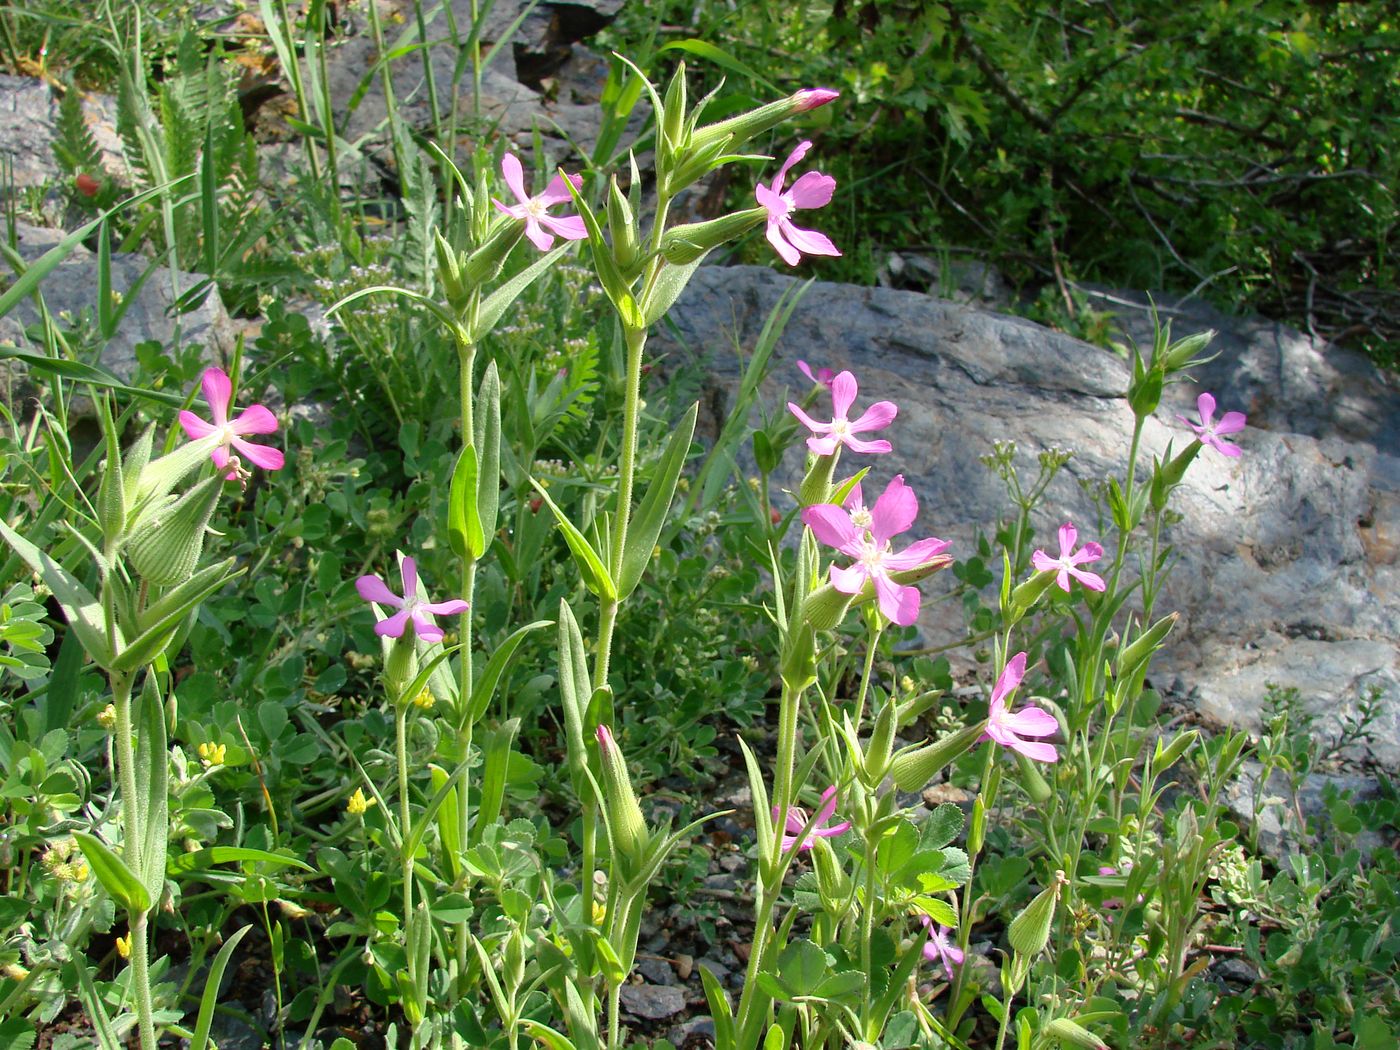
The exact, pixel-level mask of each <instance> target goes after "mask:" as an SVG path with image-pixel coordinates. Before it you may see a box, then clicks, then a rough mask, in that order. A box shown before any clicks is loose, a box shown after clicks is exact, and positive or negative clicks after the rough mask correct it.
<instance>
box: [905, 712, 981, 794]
mask: <svg viewBox="0 0 1400 1050" xmlns="http://www.w3.org/2000/svg"><path fill="white" fill-rule="evenodd" d="M986 728H987V723H986V722H985V721H982V722H977V723H974V724H973V725H970V726H967V727H965V728H963V729H959V730H958V731H957V732H955V733H949V734H948V735H947V736H945V737H943V738H942V739H941V740H938V741H935V742H934V743H932V744H925V745H924V746H922V747H915V748H904V749H902V750H901V751H900V752H899V754H897V755H895V756H894V759H893V761H892V762H891V763H890V776H892V777H893V778H894V783H895V787H897V788H899V790H900V791H922V790H923V788H924V786H925V785H926V784H928V782H929V781H930V780H932V779H933V778H934V777H935V776H937V775H938V774H939V773H940V772H941V771H942V770H943V769H945V768H947V767H948V766H950V765H951V764H952V763H953V762H954V761H955V760H956V759H958V758H960V757H961V756H962V755H964V754H966V753H967V752H968V751H971V750H972V748H974V747H975V746H976V745H977V739H978V737H980V736H981V735H982V734H983V733H984V732H985V731H986Z"/></svg>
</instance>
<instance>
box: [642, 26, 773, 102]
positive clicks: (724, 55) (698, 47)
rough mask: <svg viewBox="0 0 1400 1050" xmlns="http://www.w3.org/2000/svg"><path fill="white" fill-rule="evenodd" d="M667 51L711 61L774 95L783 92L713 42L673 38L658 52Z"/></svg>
mask: <svg viewBox="0 0 1400 1050" xmlns="http://www.w3.org/2000/svg"><path fill="white" fill-rule="evenodd" d="M667 51H684V52H686V53H687V54H691V55H694V56H695V57H697V58H703V59H705V60H706V61H707V62H713V63H714V64H715V65H717V66H719V67H720V68H721V69H727V70H729V72H731V73H737V74H738V75H739V76H741V77H745V78H747V79H748V80H751V81H753V82H754V83H755V84H759V85H761V86H763V87H764V88H766V89H767V90H768V91H770V92H772V93H773V94H775V95H781V94H783V89H782V88H780V87H778V85H777V84H775V83H773V82H772V81H771V80H769V79H768V78H767V77H765V76H763V75H762V74H761V73H759V72H758V71H757V70H756V69H754V68H753V67H752V66H748V65H745V64H744V63H743V62H741V61H739V60H738V59H737V58H735V57H734V56H733V55H731V54H730V53H729V52H728V51H725V50H724V49H723V48H719V47H716V46H715V45H714V44H710V43H707V42H705V41H704V40H695V39H688V40H673V41H671V43H669V44H667V45H666V46H665V47H663V48H661V50H660V53H663V54H664V53H665V52H667Z"/></svg>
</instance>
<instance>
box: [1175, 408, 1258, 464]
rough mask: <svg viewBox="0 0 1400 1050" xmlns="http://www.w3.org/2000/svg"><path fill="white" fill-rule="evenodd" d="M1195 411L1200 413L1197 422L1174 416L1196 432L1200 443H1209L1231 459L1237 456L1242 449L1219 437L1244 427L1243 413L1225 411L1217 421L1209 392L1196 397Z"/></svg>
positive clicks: (1235, 432) (1236, 431)
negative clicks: (1199, 420)
mask: <svg viewBox="0 0 1400 1050" xmlns="http://www.w3.org/2000/svg"><path fill="white" fill-rule="evenodd" d="M1196 411H1197V412H1199V413H1200V414H1201V422H1200V423H1199V424H1196V423H1193V422H1191V420H1189V419H1187V418H1186V417H1185V416H1177V417H1176V418H1177V419H1179V420H1181V421H1182V422H1183V423H1185V424H1186V425H1187V426H1188V427H1190V428H1191V429H1192V430H1194V431H1195V432H1196V437H1197V438H1199V439H1200V441H1201V444H1203V445H1209V446H1210V447H1211V448H1213V449H1215V451H1217V452H1219V453H1220V454H1221V455H1222V456H1229V457H1230V458H1231V459H1236V458H1238V457H1239V455H1240V453H1241V452H1243V449H1241V448H1240V447H1239V445H1232V444H1230V442H1228V441H1223V440H1221V439H1222V438H1223V437H1224V435H1226V434H1237V433H1239V432H1240V431H1241V430H1243V429H1244V423H1245V414H1244V413H1243V412H1226V413H1225V414H1224V415H1223V416H1221V417H1220V419H1219V421H1218V422H1217V421H1216V419H1215V398H1214V397H1212V396H1211V395H1210V394H1202V395H1201V396H1200V397H1198V398H1197V399H1196Z"/></svg>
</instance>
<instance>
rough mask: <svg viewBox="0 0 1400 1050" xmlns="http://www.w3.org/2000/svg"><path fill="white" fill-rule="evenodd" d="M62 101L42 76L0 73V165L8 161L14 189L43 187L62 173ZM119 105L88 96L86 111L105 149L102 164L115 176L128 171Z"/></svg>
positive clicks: (84, 114) (102, 98) (95, 137)
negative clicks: (57, 133) (57, 153)
mask: <svg viewBox="0 0 1400 1050" xmlns="http://www.w3.org/2000/svg"><path fill="white" fill-rule="evenodd" d="M58 108H59V101H58V97H57V95H56V94H55V93H54V90H53V89H52V88H50V87H49V85H48V84H46V83H44V82H43V81H42V80H32V79H30V78H28V77H13V76H0V127H3V128H4V129H5V134H4V135H3V136H0V164H4V165H6V166H8V168H9V173H10V177H11V178H12V180H13V184H14V186H15V187H16V188H19V187H25V186H41V185H43V184H44V183H46V182H49V181H50V180H52V179H55V178H57V177H58V176H59V167H58V163H57V161H55V160H54V156H53V141H54V129H55V128H56V127H57V125H58ZM115 114H116V105H115V103H114V102H113V101H112V99H111V98H110V97H109V96H105V95H84V96H83V116H84V118H85V119H86V121H87V125H88V129H89V130H90V131H91V132H92V137H93V139H94V141H96V143H97V146H98V148H99V149H100V150H101V151H102V167H103V169H104V170H105V171H107V172H108V173H109V174H112V175H120V174H122V173H123V172H124V171H125V165H124V164H123V162H122V154H121V140H120V139H119V138H118V137H117V132H116V117H115Z"/></svg>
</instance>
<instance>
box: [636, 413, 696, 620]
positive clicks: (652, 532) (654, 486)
mask: <svg viewBox="0 0 1400 1050" xmlns="http://www.w3.org/2000/svg"><path fill="white" fill-rule="evenodd" d="M699 410H700V403H699V402H696V403H695V404H693V405H691V406H690V411H688V412H687V413H686V414H685V418H684V419H682V420H681V422H680V425H679V426H677V427H676V429H675V431H673V432H672V434H671V440H670V441H669V442H667V444H666V451H665V452H663V453H662V455H661V461H660V462H659V463H657V465H656V474H655V475H654V476H653V477H652V479H651V484H650V485H648V486H647V492H646V495H645V496H643V497H642V502H641V504H640V505H639V506H638V507H637V513H636V516H635V517H634V518H633V519H632V528H631V529H630V530H629V531H628V533H627V547H626V549H625V550H624V551H623V552H622V565H621V567H620V569H619V571H618V574H617V576H618V581H617V592H618V596H619V597H620V598H626V597H627V596H628V595H629V594H631V593H632V591H633V590H635V589H636V586H637V584H638V583H639V582H640V581H641V578H642V574H643V573H644V572H645V571H646V567H647V566H648V565H649V564H651V554H652V551H653V550H654V549H655V548H656V540H657V537H658V536H660V535H661V528H662V526H663V525H665V524H666V515H667V513H668V512H669V511H670V509H671V501H672V499H674V498H675V494H676V483H677V481H679V479H680V476H681V468H683V467H684V466H685V457H686V453H688V452H689V451H690V440H691V438H692V437H693V436H694V435H695V419H696V415H697V413H698V412H699Z"/></svg>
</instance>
